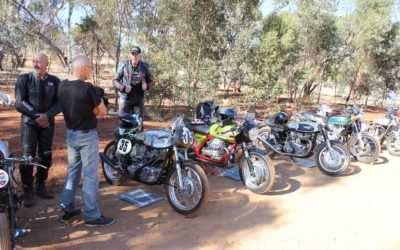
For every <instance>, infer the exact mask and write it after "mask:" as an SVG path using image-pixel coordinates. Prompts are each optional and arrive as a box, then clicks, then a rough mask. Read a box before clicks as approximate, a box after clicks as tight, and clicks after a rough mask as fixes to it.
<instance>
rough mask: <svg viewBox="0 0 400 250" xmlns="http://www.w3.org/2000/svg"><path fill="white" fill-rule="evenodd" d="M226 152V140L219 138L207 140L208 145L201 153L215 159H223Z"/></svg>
mask: <svg viewBox="0 0 400 250" xmlns="http://www.w3.org/2000/svg"><path fill="white" fill-rule="evenodd" d="M225 153H226V151H225V142H224V141H223V140H220V139H218V138H214V139H212V140H211V141H209V142H207V146H206V147H203V148H202V149H201V154H203V155H205V156H207V157H210V158H213V159H215V160H221V159H222V157H223V156H224V154H225Z"/></svg>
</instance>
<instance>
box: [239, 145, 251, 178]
mask: <svg viewBox="0 0 400 250" xmlns="http://www.w3.org/2000/svg"><path fill="white" fill-rule="evenodd" d="M241 146H242V151H243V154H244V158H245V159H246V162H247V166H249V169H250V173H253V172H254V167H253V162H252V161H251V159H250V154H249V150H248V148H247V146H246V143H244V142H242V144H241Z"/></svg>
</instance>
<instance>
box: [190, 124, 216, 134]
mask: <svg viewBox="0 0 400 250" xmlns="http://www.w3.org/2000/svg"><path fill="white" fill-rule="evenodd" d="M185 125H186V127H187V128H188V129H189V130H191V131H194V132H199V133H201V134H205V135H207V134H209V133H210V126H208V125H204V124H190V123H187V124H185Z"/></svg>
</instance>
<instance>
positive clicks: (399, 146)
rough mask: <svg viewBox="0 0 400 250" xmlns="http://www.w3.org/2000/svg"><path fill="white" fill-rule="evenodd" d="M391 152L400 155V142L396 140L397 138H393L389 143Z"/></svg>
mask: <svg viewBox="0 0 400 250" xmlns="http://www.w3.org/2000/svg"><path fill="white" fill-rule="evenodd" d="M387 146H388V147H389V148H390V150H391V151H392V152H394V153H396V154H400V140H397V139H396V136H391V137H390V141H389V142H388V143H387Z"/></svg>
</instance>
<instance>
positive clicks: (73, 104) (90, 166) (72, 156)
mask: <svg viewBox="0 0 400 250" xmlns="http://www.w3.org/2000/svg"><path fill="white" fill-rule="evenodd" d="M72 70H73V74H72V77H71V78H70V79H68V80H64V81H62V82H61V84H60V88H59V91H58V98H59V100H60V105H61V110H62V112H63V114H64V120H65V123H66V125H67V147H68V169H67V178H66V181H65V185H64V188H63V191H62V194H61V208H62V213H63V214H62V217H61V221H63V222H68V221H70V220H71V219H72V218H74V217H75V216H78V215H79V214H80V213H81V210H80V209H79V208H76V207H75V194H76V191H77V189H78V186H79V182H80V180H81V173H82V174H83V178H82V179H83V185H82V200H83V217H84V220H85V225H86V226H89V227H95V226H106V225H110V224H112V223H114V219H112V218H107V217H105V216H103V215H102V213H101V212H100V209H99V206H98V205H97V202H96V200H97V192H98V189H99V176H98V167H99V166H98V165H99V137H98V135H97V130H96V127H97V120H96V116H102V115H105V114H106V113H107V109H106V107H105V106H104V104H103V102H102V100H101V98H100V96H98V95H97V94H96V90H95V88H94V86H93V85H92V84H91V83H89V82H86V80H87V79H89V76H90V72H91V70H92V63H91V62H90V60H89V59H88V58H87V57H85V56H77V57H75V58H74V59H73V60H72Z"/></svg>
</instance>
